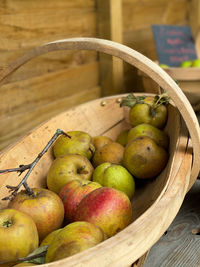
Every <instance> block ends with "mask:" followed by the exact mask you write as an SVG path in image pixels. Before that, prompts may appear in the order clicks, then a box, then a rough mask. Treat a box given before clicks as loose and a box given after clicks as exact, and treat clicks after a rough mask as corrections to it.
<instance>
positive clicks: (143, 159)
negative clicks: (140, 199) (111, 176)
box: [123, 136, 168, 179]
mask: <svg viewBox="0 0 200 267" xmlns="http://www.w3.org/2000/svg"><path fill="white" fill-rule="evenodd" d="M167 161H168V153H167V152H166V150H165V149H164V148H163V147H161V146H159V145H157V144H156V142H155V141H154V140H153V139H152V138H150V137H148V136H140V137H138V138H136V139H134V140H132V141H131V142H129V143H128V145H127V146H126V148H125V151H124V158H123V166H124V167H125V168H127V170H128V171H129V172H130V173H131V174H133V175H134V177H136V178H139V179H150V178H154V177H156V176H157V175H158V174H160V173H161V171H162V170H163V169H164V168H165V166H166V164H167Z"/></svg>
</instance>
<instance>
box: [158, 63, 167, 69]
mask: <svg viewBox="0 0 200 267" xmlns="http://www.w3.org/2000/svg"><path fill="white" fill-rule="evenodd" d="M159 66H160V67H161V68H163V69H167V68H169V66H168V65H166V64H159Z"/></svg>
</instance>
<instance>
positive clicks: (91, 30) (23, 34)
mask: <svg viewBox="0 0 200 267" xmlns="http://www.w3.org/2000/svg"><path fill="white" fill-rule="evenodd" d="M80 18H81V19H80ZM0 31H1V36H0V58H1V62H0V67H4V66H6V65H7V64H9V63H10V62H11V61H13V60H14V59H16V58H17V57H18V56H19V55H21V54H23V53H24V52H26V51H27V50H29V49H31V48H32V47H35V46H38V45H41V44H43V43H46V42H49V41H54V40H56V39H63V38H66V37H72V36H95V35H96V7H95V1H93V0H86V1H83V0H77V1H73V3H70V1H64V0H57V1H56V4H55V1H52V0H50V1H44V0H42V1H33V0H30V1H24V0H22V1H19V0H17V1H13V0H5V1H0ZM96 58H97V54H96V53H89V52H83V51H79V52H77V51H67V52H66V51H64V52H63V51H60V52H59V53H52V54H51V53H50V54H48V55H45V56H42V57H41V58H39V59H35V60H34V62H33V63H32V62H31V63H29V64H27V65H26V66H24V67H23V68H21V69H20V70H18V71H17V72H16V73H15V74H14V75H13V76H12V79H11V81H16V80H22V79H25V78H31V77H35V76H38V75H43V74H44V73H47V72H49V71H55V70H59V69H62V68H66V67H69V66H75V65H79V64H84V63H87V62H91V61H94V60H96ZM8 81H10V80H8Z"/></svg>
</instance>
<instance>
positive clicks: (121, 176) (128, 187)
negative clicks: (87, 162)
mask: <svg viewBox="0 0 200 267" xmlns="http://www.w3.org/2000/svg"><path fill="white" fill-rule="evenodd" d="M92 179H93V181H94V182H97V183H99V184H101V185H102V186H105V187H112V188H115V189H118V190H120V191H122V192H124V193H125V194H126V195H127V196H128V197H129V198H130V199H131V198H132V197H133V195H134V192H135V181H134V178H133V176H132V175H131V174H130V173H129V172H128V171H127V169H126V168H124V167H123V166H121V165H117V164H112V163H109V162H105V163H102V164H100V165H99V166H97V167H96V169H95V170H94V173H93V178H92Z"/></svg>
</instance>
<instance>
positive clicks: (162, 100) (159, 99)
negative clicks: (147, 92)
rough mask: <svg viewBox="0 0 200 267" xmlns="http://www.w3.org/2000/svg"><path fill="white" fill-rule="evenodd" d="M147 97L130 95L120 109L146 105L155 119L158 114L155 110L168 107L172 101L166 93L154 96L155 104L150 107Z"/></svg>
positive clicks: (125, 98) (124, 99)
mask: <svg viewBox="0 0 200 267" xmlns="http://www.w3.org/2000/svg"><path fill="white" fill-rule="evenodd" d="M145 98H146V96H137V97H136V96H135V95H134V94H129V95H127V96H126V97H124V98H123V100H122V101H121V103H120V107H123V106H127V107H130V108H132V107H134V106H135V105H136V104H146V105H148V106H149V108H150V112H151V116H152V117H155V115H156V112H155V110H156V109H157V108H158V107H159V106H160V105H167V104H168V103H169V101H170V97H169V96H168V95H167V93H166V92H164V93H163V94H160V95H155V96H154V104H153V105H150V104H149V103H147V102H145V101H144V100H145Z"/></svg>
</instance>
